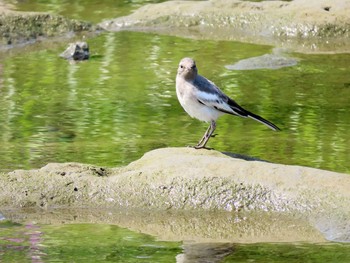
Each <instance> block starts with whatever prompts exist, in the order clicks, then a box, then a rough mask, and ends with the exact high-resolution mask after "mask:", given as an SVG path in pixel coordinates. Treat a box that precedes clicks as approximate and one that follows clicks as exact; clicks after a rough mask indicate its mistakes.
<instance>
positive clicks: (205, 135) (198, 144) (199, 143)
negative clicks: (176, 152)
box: [194, 124, 211, 149]
mask: <svg viewBox="0 0 350 263" xmlns="http://www.w3.org/2000/svg"><path fill="white" fill-rule="evenodd" d="M210 129H211V124H210V125H209V127H208V129H207V130H206V132H205V133H204V135H203V137H202V139H201V140H200V141H199V142H198V143H197V145H196V146H194V148H196V147H198V146H200V145H201V144H202V143H203V141H204V139H205V138H206V137H207V135H208V134H209V131H210ZM198 149H199V148H198Z"/></svg>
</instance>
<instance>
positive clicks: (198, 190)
mask: <svg viewBox="0 0 350 263" xmlns="http://www.w3.org/2000/svg"><path fill="white" fill-rule="evenodd" d="M246 159H249V158H246ZM349 189H350V176H349V175H347V174H341V173H334V172H330V171H323V170H319V169H313V168H307V167H301V166H288V165H280V164H273V163H268V162H262V161H254V160H252V161H249V160H243V159H241V158H232V157H230V156H228V155H225V154H223V153H220V152H217V151H207V150H194V149H191V148H166V149H158V150H154V151H151V152H149V153H146V154H145V155H144V156H143V157H142V158H141V159H139V160H137V161H135V162H133V163H131V164H129V165H128V166H126V167H122V168H113V169H107V168H100V167H94V166H90V165H82V164H77V163H66V164H48V165H47V166H45V167H43V168H41V169H39V170H31V171H25V170H17V171H13V172H10V173H8V174H3V175H1V181H0V207H3V208H6V207H7V208H9V207H10V208H15V207H17V208H20V207H44V208H50V207H67V206H68V207H99V208H128V209H149V210H158V211H169V210H173V211H229V212H233V213H245V212H257V213H260V212H267V213H280V214H284V215H293V216H297V217H299V218H303V219H304V220H307V221H309V222H311V224H312V225H313V226H315V227H317V228H318V229H319V230H320V231H321V232H323V233H324V234H325V236H326V237H327V238H329V239H332V240H348V241H349V240H350V237H349V234H348V233H349V232H350V231H349V230H350V226H349V222H348V218H349V216H350V192H349Z"/></svg>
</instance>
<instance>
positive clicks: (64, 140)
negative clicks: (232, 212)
mask: <svg viewBox="0 0 350 263" xmlns="http://www.w3.org/2000/svg"><path fill="white" fill-rule="evenodd" d="M89 44H90V47H91V52H92V56H91V59H90V60H89V61H87V62H83V63H77V64H70V63H68V62H67V61H65V60H63V59H60V58H59V57H58V55H57V54H60V52H61V51H62V50H64V49H65V46H66V45H65V44H62V45H61V46H58V47H56V48H55V49H49V50H41V51H38V52H31V53H22V54H13V55H10V56H7V57H5V58H4V59H3V62H2V65H3V72H2V83H3V84H2V87H1V89H0V121H1V123H2V125H1V126H0V138H1V147H0V169H2V170H5V169H15V168H33V167H39V166H43V165H45V164H46V163H47V162H66V161H76V162H84V163H93V164H96V165H107V166H115V165H122V164H126V163H129V162H130V161H132V160H135V159H137V158H139V157H141V156H142V155H143V154H144V153H145V152H147V151H149V150H151V149H154V148H158V147H166V146H185V145H192V144H194V143H196V142H197V141H198V137H199V136H201V133H202V131H203V130H205V129H206V124H203V123H200V122H198V121H196V120H193V119H191V118H190V117H188V116H187V114H186V113H185V112H184V111H183V109H182V108H181V107H180V105H179V103H178V101H177V99H176V95H175V87H174V85H175V84H174V79H175V75H176V68H177V64H178V61H179V60H180V59H181V58H182V57H184V56H192V57H194V58H196V59H197V64H198V66H199V68H200V74H202V75H205V76H208V77H209V78H210V79H212V80H213V81H214V82H215V83H216V84H217V85H219V86H220V87H222V89H223V90H224V91H225V92H226V93H227V94H229V95H230V96H232V97H234V98H235V99H236V100H237V102H239V103H240V104H241V105H243V106H244V107H246V108H247V109H248V110H251V111H253V112H257V113H258V114H260V115H262V116H264V117H265V118H267V119H269V120H271V121H273V122H274V123H276V124H277V125H279V126H281V128H282V132H279V133H275V132H272V131H270V130H269V129H265V127H264V126H261V125H259V124H257V123H255V122H253V121H250V120H245V119H238V118H235V117H232V116H225V117H222V118H221V119H219V121H218V129H217V133H218V136H217V137H216V138H214V139H213V140H211V141H210V144H211V145H210V146H211V147H214V148H215V149H217V150H220V151H225V152H234V153H239V154H243V155H248V156H253V157H257V158H260V159H265V160H269V161H272V162H281V163H285V164H300V165H307V166H313V167H320V168H325V169H330V170H335V171H342V172H348V171H350V165H349V164H350V162H349V161H350V154H349V152H348V151H347V142H348V141H349V140H350V134H349V133H348V132H347V131H348V130H349V128H350V127H349V125H350V124H349V123H350V109H349V107H350V106H349V105H350V104H349V99H348V98H349V97H350V89H348V88H346V85H345V84H344V83H348V82H349V80H348V75H347V71H345V70H344V69H345V68H348V67H349V64H350V55H345V54H343V55H322V56H321V55H320V56H315V55H301V54H293V57H297V58H298V59H299V60H300V63H299V64H298V65H297V66H294V67H289V68H283V69H279V70H266V69H265V70H264V69H262V70H250V71H249V70H248V71H235V70H227V69H225V65H227V64H232V63H234V62H237V61H239V60H241V59H245V58H249V57H254V56H259V55H262V54H266V53H271V48H270V47H265V46H256V45H249V44H241V43H235V42H226V41H222V42H216V41H198V40H190V39H183V38H176V37H168V36H160V35H155V34H144V33H132V32H119V33H105V34H102V35H100V36H98V37H96V38H93V39H90V40H89ZM193 47H196V49H194V48H193ZM23 61H25V62H26V63H23ZM325 74H327V78H325V77H324V76H325ZM344 85H345V86H344Z"/></svg>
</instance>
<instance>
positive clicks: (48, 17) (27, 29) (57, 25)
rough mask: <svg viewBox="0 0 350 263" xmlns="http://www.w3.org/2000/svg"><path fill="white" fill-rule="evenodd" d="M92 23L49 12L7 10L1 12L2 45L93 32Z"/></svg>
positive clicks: (0, 36)
mask: <svg viewBox="0 0 350 263" xmlns="http://www.w3.org/2000/svg"><path fill="white" fill-rule="evenodd" d="M97 29H99V27H96V26H94V25H92V24H91V23H88V22H84V21H78V20H73V19H68V18H65V17H63V16H58V15H52V14H47V13H25V12H5V13H1V14H0V45H2V46H8V45H17V44H23V43H27V42H32V41H35V40H37V39H38V38H47V37H55V36H63V35H65V34H69V33H78V32H93V31H96V30H97Z"/></svg>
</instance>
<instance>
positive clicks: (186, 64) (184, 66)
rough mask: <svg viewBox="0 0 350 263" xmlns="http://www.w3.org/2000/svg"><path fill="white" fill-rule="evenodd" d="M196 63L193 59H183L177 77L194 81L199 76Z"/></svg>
mask: <svg viewBox="0 0 350 263" xmlns="http://www.w3.org/2000/svg"><path fill="white" fill-rule="evenodd" d="M197 73H198V71H197V67H196V62H195V61H194V60H193V59H192V58H183V59H181V61H180V63H179V68H178V69H177V75H178V76H181V77H183V78H184V79H186V80H193V79H195V77H196V76H197Z"/></svg>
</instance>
